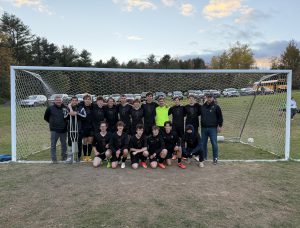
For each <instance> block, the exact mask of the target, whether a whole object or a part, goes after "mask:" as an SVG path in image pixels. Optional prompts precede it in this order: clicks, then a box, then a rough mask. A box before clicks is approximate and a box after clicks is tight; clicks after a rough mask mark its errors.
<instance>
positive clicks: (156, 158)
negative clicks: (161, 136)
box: [149, 150, 161, 163]
mask: <svg viewBox="0 0 300 228" xmlns="http://www.w3.org/2000/svg"><path fill="white" fill-rule="evenodd" d="M154 153H156V156H155V157H154V158H150V157H151V155H152V154H154ZM154 153H150V155H149V162H150V163H151V162H154V161H155V162H157V160H158V158H159V157H160V153H161V150H157V151H155V152H154Z"/></svg>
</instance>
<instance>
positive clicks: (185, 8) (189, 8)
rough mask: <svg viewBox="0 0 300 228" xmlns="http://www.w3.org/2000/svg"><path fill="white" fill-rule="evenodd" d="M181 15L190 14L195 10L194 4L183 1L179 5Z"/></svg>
mask: <svg viewBox="0 0 300 228" xmlns="http://www.w3.org/2000/svg"><path fill="white" fill-rule="evenodd" d="M180 10H181V14H182V15H183V16H190V15H192V14H193V13H194V12H195V9H194V6H193V5H192V4H190V3H184V4H182V5H181V7H180Z"/></svg>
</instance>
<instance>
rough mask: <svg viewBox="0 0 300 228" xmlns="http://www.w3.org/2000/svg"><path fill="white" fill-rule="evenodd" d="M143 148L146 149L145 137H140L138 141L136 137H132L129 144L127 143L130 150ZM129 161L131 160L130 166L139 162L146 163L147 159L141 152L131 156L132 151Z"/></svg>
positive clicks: (131, 152)
mask: <svg viewBox="0 0 300 228" xmlns="http://www.w3.org/2000/svg"><path fill="white" fill-rule="evenodd" d="M144 147H146V148H147V138H146V136H145V135H142V136H141V138H139V139H138V138H137V137H136V135H133V136H132V137H131V138H130V142H129V148H130V149H142V148H144ZM130 159H131V164H134V163H139V162H140V161H141V162H146V160H147V157H145V156H144V155H143V153H142V152H141V153H138V154H136V155H133V151H130Z"/></svg>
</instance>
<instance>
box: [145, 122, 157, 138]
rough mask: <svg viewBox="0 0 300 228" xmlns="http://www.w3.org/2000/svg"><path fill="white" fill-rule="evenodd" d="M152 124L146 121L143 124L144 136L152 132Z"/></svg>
mask: <svg viewBox="0 0 300 228" xmlns="http://www.w3.org/2000/svg"><path fill="white" fill-rule="evenodd" d="M153 125H155V124H147V123H145V124H144V131H145V134H146V136H149V135H151V134H152V126H153Z"/></svg>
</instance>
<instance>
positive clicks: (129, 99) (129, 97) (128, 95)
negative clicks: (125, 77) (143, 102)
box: [124, 93, 135, 104]
mask: <svg viewBox="0 0 300 228" xmlns="http://www.w3.org/2000/svg"><path fill="white" fill-rule="evenodd" d="M124 95H125V96H126V101H127V102H128V103H129V104H132V103H133V101H134V99H135V98H134V95H133V94H132V93H126V94H124Z"/></svg>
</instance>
